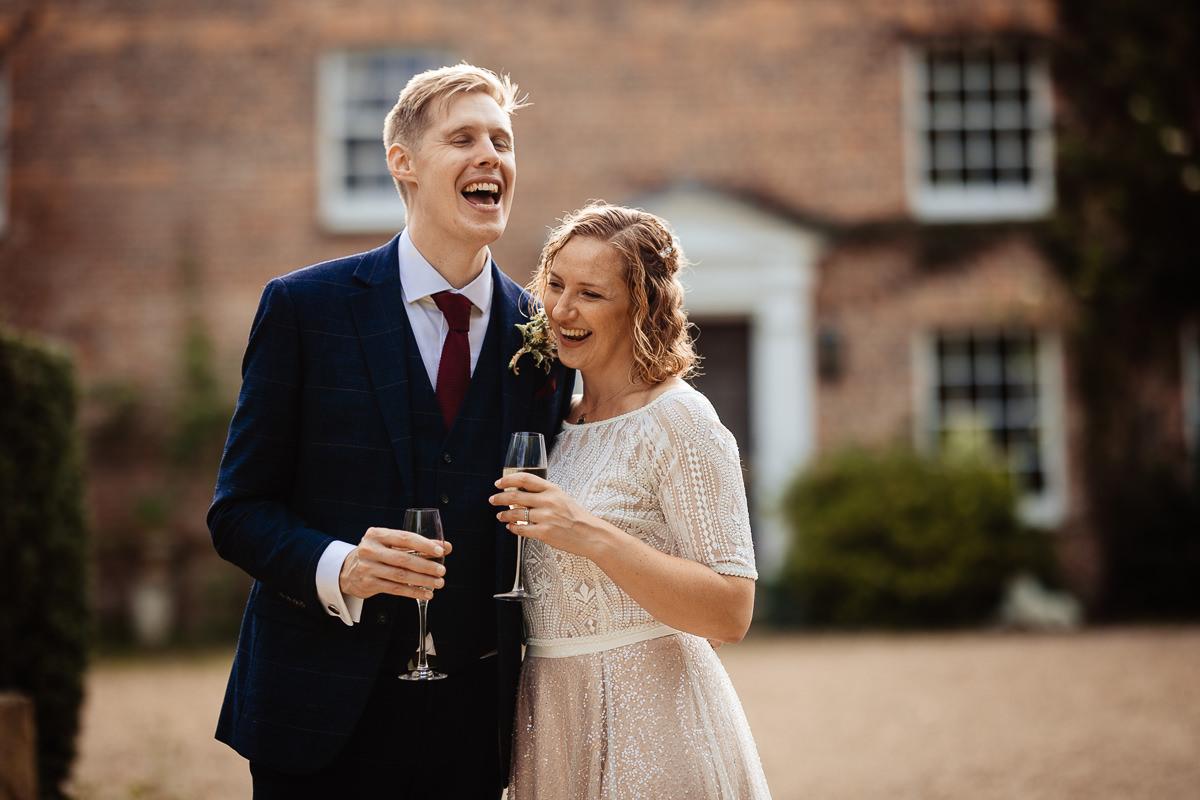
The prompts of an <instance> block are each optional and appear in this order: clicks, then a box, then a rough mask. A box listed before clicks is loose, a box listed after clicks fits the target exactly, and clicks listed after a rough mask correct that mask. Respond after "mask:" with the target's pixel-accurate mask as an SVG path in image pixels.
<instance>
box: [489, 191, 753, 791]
mask: <svg viewBox="0 0 1200 800" xmlns="http://www.w3.org/2000/svg"><path fill="white" fill-rule="evenodd" d="M683 263H685V262H684V257H683V253H682V252H681V251H680V247H679V244H678V242H676V241H675V240H674V237H673V236H672V234H671V232H670V230H669V229H668V228H667V226H666V224H665V223H664V222H663V220H661V219H660V218H658V217H656V216H654V215H652V214H649V213H646V212H643V211H639V210H634V209H628V208H622V207H618V206H610V205H606V204H603V203H594V204H591V205H589V206H587V207H585V208H583V209H581V210H579V211H577V212H576V213H574V214H573V215H570V216H568V217H567V218H566V219H565V220H564V221H563V224H562V225H561V226H559V227H558V228H557V229H556V230H555V231H554V233H553V234H552V235H551V238H550V240H549V241H548V242H547V244H546V246H545V248H544V249H543V251H542V257H541V262H540V264H539V266H538V271H537V273H536V274H535V275H534V278H533V280H532V282H531V284H530V290H531V291H532V292H533V294H534V295H535V296H536V297H537V298H538V299H539V300H541V301H542V303H543V305H544V308H545V311H546V315H547V318H548V321H549V324H550V326H551V329H552V330H553V333H554V336H555V339H556V340H557V345H558V358H559V359H560V360H561V361H562V362H563V363H564V364H565V365H567V366H569V367H572V368H575V369H578V370H579V371H580V373H581V374H582V376H583V386H584V389H583V394H582V395H581V396H578V397H576V398H575V399H574V402H573V405H572V407H571V411H570V415H569V416H568V418H567V420H566V421H565V422H564V424H563V430H562V431H561V432H560V433H559V434H558V436H557V438H556V440H555V444H554V449H553V451H552V452H551V455H550V469H549V480H543V479H541V478H538V477H536V476H534V475H531V474H528V473H519V474H516V475H510V476H507V477H505V478H503V479H501V480H500V481H499V482H497V487H498V488H499V489H501V490H502V491H501V493H500V494H497V495H494V496H492V497H491V500H490V501H491V503H492V504H493V505H496V506H503V507H505V508H506V509H507V507H508V506H509V505H511V504H514V503H519V504H517V505H515V506H514V507H513V508H512V509H507V510H504V511H500V512H499V513H498V514H497V517H498V518H499V519H500V520H501V521H503V522H506V523H508V529H509V530H510V531H512V532H513V533H515V534H518V535H520V536H525V537H528V538H527V541H526V547H525V567H524V569H525V581H526V584H527V585H528V586H530V588H531V590H532V591H533V592H534V593H535V594H536V595H537V598H536V599H535V600H532V601H529V602H527V603H526V604H525V612H524V613H525V623H526V629H527V631H528V635H529V638H528V642H527V649H526V658H525V663H524V666H523V671H522V675H521V685H520V690H519V696H518V708H517V720H516V733H515V741H514V745H513V764H512V777H511V783H510V785H509V794H508V797H509V799H510V800H526V799H527V798H542V799H543V800H549V799H550V798H553V800H584V799H585V798H586V799H587V800H592V799H593V798H632V797H690V798H731V799H732V798H737V800H746V798H769V796H770V794H769V790H768V788H767V784H766V778H765V777H764V775H763V771H762V766H761V764H760V762H759V757H758V751H757V748H756V746H755V744H754V739H753V737H752V736H751V733H750V728H749V725H748V724H747V722H746V717H745V714H744V713H743V711H742V707H741V703H740V701H739V700H738V697H737V694H736V693H735V691H734V688H733V685H732V684H731V683H730V681H729V677H728V675H727V674H726V673H725V669H724V667H723V666H722V664H721V662H720V660H719V659H718V658H717V656H716V653H715V652H714V647H719V646H720V645H721V644H723V643H727V642H728V643H732V642H737V641H739V640H740V639H741V638H742V637H743V636H744V635H745V633H746V630H747V629H748V628H749V626H750V620H751V614H752V610H753V605H754V581H755V579H756V578H757V577H758V573H757V572H756V570H755V565H754V552H753V548H752V545H751V539H750V524H749V517H748V514H747V505H746V494H745V488H744V486H743V484H742V473H741V468H740V463H739V457H738V449H737V442H736V441H735V440H734V438H733V436H732V435H731V434H730V433H729V431H728V430H727V429H726V428H725V427H724V426H722V425H721V422H720V420H719V419H718V418H717V414H716V412H715V411H714V410H713V407H712V405H711V404H710V403H709V401H708V400H707V398H705V397H704V396H703V395H702V394H700V393H699V392H697V391H696V390H695V389H693V388H692V387H691V386H690V385H689V384H687V383H686V382H685V381H684V378H685V377H687V376H688V375H689V374H690V373H691V372H692V368H693V364H694V361H695V359H696V356H695V352H694V351H693V349H692V344H691V340H690V338H689V336H688V326H689V323H688V321H687V317H686V315H685V313H684V311H683V305H682V301H683V288H682V286H681V285H680V283H679V280H678V278H677V273H678V272H679V269H680V266H681V264H683ZM516 489H521V490H524V491H523V493H522V494H521V496H520V499H519V500H515V499H514V497H513V490H516Z"/></svg>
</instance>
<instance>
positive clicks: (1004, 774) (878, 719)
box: [72, 627, 1200, 800]
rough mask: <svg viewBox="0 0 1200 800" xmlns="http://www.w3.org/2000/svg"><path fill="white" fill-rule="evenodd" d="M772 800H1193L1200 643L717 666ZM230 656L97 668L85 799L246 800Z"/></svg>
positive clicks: (891, 647)
mask: <svg viewBox="0 0 1200 800" xmlns="http://www.w3.org/2000/svg"><path fill="white" fill-rule="evenodd" d="M720 653H721V657H722V660H723V661H724V662H725V665H726V667H727V668H728V670H729V673H730V675H731V677H732V678H733V682H734V685H735V686H736V687H737V689H738V692H739V693H740V695H741V697H742V701H743V703H744V705H745V707H746V713H747V715H748V716H749V718H750V725H751V727H752V728H753V730H754V733H755V737H756V738H757V740H758V745H759V750H760V753H761V755H762V759H763V765H764V767H765V769H766V773H767V779H768V781H769V782H770V784H771V790H772V794H773V796H774V798H775V800H799V799H800V798H804V799H805V800H874V799H875V798H878V800H885V799H886V800H907V799H908V798H912V800H939V799H940V798H946V800H951V799H953V800H959V799H960V798H961V799H963V800H966V799H969V800H1001V799H1003V800H1016V799H1017V798H1019V799H1020V800H1077V799H1081V798H1086V799H1087V800H1110V799H1111V800H1135V799H1137V798H1146V799H1147V800H1200V627H1186V628H1153V629H1119V630H1094V631H1086V632H1082V633H1076V634H1053V635H1047V634H1015V633H971V634H953V635H951V634H947V635H913V636H884V635H861V636H848V635H827V636H817V635H794V634H792V635H775V634H770V633H763V632H760V633H758V634H757V635H755V634H751V636H750V637H749V638H748V639H747V640H746V641H744V642H743V643H741V644H739V645H736V646H730V647H725V648H723V649H722V650H721V651H720ZM230 657H231V656H230V653H220V654H209V655H205V656H203V657H193V658H189V659H183V658H177V657H160V658H156V659H152V660H146V661H136V662H134V661H101V662H100V663H98V664H97V665H95V668H94V669H93V670H92V673H91V675H90V677H89V680H88V689H89V697H88V702H87V705H86V707H85V711H84V725H83V732H82V736H81V740H80V757H79V760H78V762H77V764H76V775H75V778H74V780H73V782H72V788H73V789H74V791H75V793H76V795H77V797H78V798H79V800H117V798H120V799H121V800H127V799H129V800H132V799H133V798H136V799H137V800H248V798H249V797H250V780H249V773H248V771H247V769H246V767H245V764H244V762H243V761H242V759H241V758H240V757H238V756H237V755H236V754H234V753H233V752H232V751H230V750H228V749H227V748H226V747H225V746H224V745H221V744H219V743H217V742H216V741H214V740H213V738H212V730H213V726H214V724H215V720H216V714H217V709H218V707H219V705H220V702H221V697H222V695H223V693H224V687H225V677H226V672H227V669H228V666H229V660H230Z"/></svg>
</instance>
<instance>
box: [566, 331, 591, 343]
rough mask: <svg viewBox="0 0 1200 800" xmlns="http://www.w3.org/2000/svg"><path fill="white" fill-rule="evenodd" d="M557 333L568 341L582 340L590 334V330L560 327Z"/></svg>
mask: <svg viewBox="0 0 1200 800" xmlns="http://www.w3.org/2000/svg"><path fill="white" fill-rule="evenodd" d="M559 334H560V335H561V336H562V338H564V339H566V340H567V341H568V342H582V341H583V340H584V339H586V338H588V337H589V336H591V335H592V332H591V331H585V330H580V329H578V328H562V329H561V330H559Z"/></svg>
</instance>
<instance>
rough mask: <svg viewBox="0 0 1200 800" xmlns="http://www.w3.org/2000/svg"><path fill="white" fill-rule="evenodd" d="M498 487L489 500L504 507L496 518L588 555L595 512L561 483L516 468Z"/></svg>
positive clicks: (523, 533) (514, 528)
mask: <svg viewBox="0 0 1200 800" xmlns="http://www.w3.org/2000/svg"><path fill="white" fill-rule="evenodd" d="M496 488H498V489H500V490H501V491H500V493H499V494H494V495H492V496H491V497H489V498H488V502H489V503H491V504H492V505H494V506H502V507H504V509H505V510H503V511H501V512H499V513H498V514H496V519H498V520H500V521H501V522H503V523H506V524H507V526H508V529H509V530H510V531H512V532H513V533H515V534H517V535H519V536H527V537H529V538H531V539H538V540H540V541H543V542H545V543H546V544H548V545H550V546H551V547H554V548H556V549H558V550H565V551H567V552H569V553H575V554H576V555H581V556H586V555H587V552H586V550H587V546H588V544H589V541H590V537H589V536H588V534H589V530H590V527H591V526H590V525H589V524H588V523H589V520H591V519H592V515H591V514H588V513H587V512H586V511H584V510H583V509H582V508H580V506H579V504H578V503H576V502H575V501H574V500H573V499H571V498H570V497H569V496H567V493H566V492H564V491H563V490H562V489H560V488H559V487H558V486H556V485H554V484H553V483H551V482H550V481H548V480H546V479H545V478H539V477H537V476H536V475H532V474H530V473H528V472H516V473H513V474H512V475H505V476H504V477H503V478H501V479H500V480H498V481H496ZM508 506H513V508H508Z"/></svg>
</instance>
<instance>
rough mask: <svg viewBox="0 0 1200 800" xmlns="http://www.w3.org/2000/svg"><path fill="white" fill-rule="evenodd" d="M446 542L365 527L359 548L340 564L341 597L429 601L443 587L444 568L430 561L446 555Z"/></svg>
mask: <svg viewBox="0 0 1200 800" xmlns="http://www.w3.org/2000/svg"><path fill="white" fill-rule="evenodd" d="M451 549H452V548H451V545H450V543H449V542H436V541H433V540H432V539H426V538H425V537H424V536H418V535H417V534H415V533H412V532H411V531H401V530H396V529H394V528H367V532H366V533H365V534H363V538H362V541H361V542H359V543H358V547H356V548H354V549H353V550H351V551H350V554H349V555H348V556H346V560H345V561H343V562H342V571H341V573H340V574H339V575H338V585H339V586H340V587H341V590H342V594H348V595H353V596H354V597H361V598H363V599H366V598H368V597H372V596H374V595H377V594H394V595H400V596H401V597H412V598H414V599H417V600H428V599H429V598H431V597H433V590H434V589H440V588H442V586H444V585H445V583H446V582H445V581H444V580H443V579H442V576H443V575H445V574H446V568H445V567H444V566H442V565H441V564H439V563H438V562H436V561H432V560H431V559H433V558H440V557H442V556H445V555H448V554H449V553H450V550H451Z"/></svg>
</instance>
